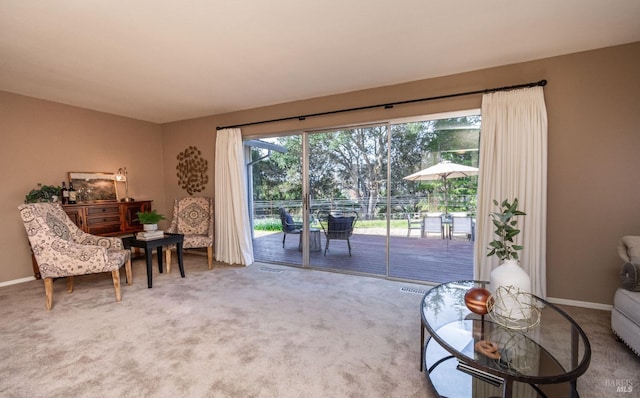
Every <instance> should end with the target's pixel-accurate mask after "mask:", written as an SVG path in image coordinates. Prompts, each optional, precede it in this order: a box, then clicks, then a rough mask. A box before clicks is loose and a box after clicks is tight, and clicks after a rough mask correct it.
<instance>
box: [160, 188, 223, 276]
mask: <svg viewBox="0 0 640 398" xmlns="http://www.w3.org/2000/svg"><path fill="white" fill-rule="evenodd" d="M167 232H170V233H174V234H183V235H184V243H183V244H182V247H183V248H185V249H195V248H199V247H206V248H207V260H208V265H209V269H212V268H213V199H212V198H205V197H193V196H189V197H186V198H182V199H175V200H174V202H173V218H172V219H171V226H170V227H169V230H168V231H167ZM173 247H175V246H171V247H168V248H167V252H166V263H167V272H171V249H172V248H173Z"/></svg>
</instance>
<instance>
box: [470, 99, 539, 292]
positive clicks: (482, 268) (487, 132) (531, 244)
mask: <svg viewBox="0 0 640 398" xmlns="http://www.w3.org/2000/svg"><path fill="white" fill-rule="evenodd" d="M515 198H518V203H519V206H518V208H519V210H521V211H524V212H525V213H527V215H526V216H520V217H518V227H519V229H520V230H521V232H520V234H519V235H518V236H517V237H516V244H521V245H523V246H524V249H523V250H522V251H521V252H519V257H520V265H521V266H522V268H523V269H524V270H525V271H527V272H528V273H529V275H530V276H531V284H532V293H533V294H535V295H537V296H539V297H542V298H546V296H547V282H546V278H547V277H546V267H547V264H546V254H547V253H546V250H547V249H546V238H547V236H546V235H547V232H546V230H547V111H546V107H545V103H544V92H543V89H542V87H534V88H527V89H522V90H515V91H508V92H496V93H490V94H485V95H484V96H483V97H482V132H481V138H480V171H479V176H478V209H477V219H476V250H475V261H474V277H475V278H476V279H479V280H489V277H490V274H491V270H492V269H493V268H495V267H497V266H498V265H499V263H498V262H499V259H497V258H496V257H495V256H491V257H487V253H488V250H487V246H488V245H489V242H490V241H491V240H493V239H494V232H493V231H494V227H493V223H492V222H491V219H490V216H489V214H490V213H492V212H495V211H497V209H496V207H495V206H494V204H493V200H494V199H495V200H497V201H498V202H500V203H501V202H502V201H503V200H504V199H508V200H509V202H511V201H513V199H515Z"/></svg>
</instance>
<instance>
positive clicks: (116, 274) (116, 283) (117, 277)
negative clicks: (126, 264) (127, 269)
mask: <svg viewBox="0 0 640 398" xmlns="http://www.w3.org/2000/svg"><path fill="white" fill-rule="evenodd" d="M111 277H112V278H113V287H114V288H115V289H116V301H120V300H122V294H121V293H120V269H117V270H114V271H111Z"/></svg>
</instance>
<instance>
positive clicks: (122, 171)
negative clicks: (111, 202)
mask: <svg viewBox="0 0 640 398" xmlns="http://www.w3.org/2000/svg"><path fill="white" fill-rule="evenodd" d="M114 178H115V180H116V181H120V182H124V198H122V199H120V200H121V201H122V202H133V198H130V197H129V178H128V177H127V168H126V167H120V168H119V169H118V172H117V173H116V175H115V177H114Z"/></svg>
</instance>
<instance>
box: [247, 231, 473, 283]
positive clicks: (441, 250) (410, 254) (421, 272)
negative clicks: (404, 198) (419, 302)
mask: <svg viewBox="0 0 640 398" xmlns="http://www.w3.org/2000/svg"><path fill="white" fill-rule="evenodd" d="M350 241H351V257H349V251H348V248H347V243H346V241H334V240H332V241H331V245H330V246H329V251H327V255H326V256H324V255H323V252H324V246H325V243H326V241H325V237H324V236H322V237H321V242H322V250H321V251H315V252H311V259H310V263H311V264H310V266H311V267H312V268H318V269H332V270H340V271H345V272H354V273H363V274H373V275H378V276H388V277H390V278H398V279H408V280H415V281H421V282H434V283H442V282H448V281H452V280H464V279H472V278H473V242H469V241H467V240H462V239H454V240H449V241H447V240H443V239H439V238H436V237H430V238H417V237H409V238H407V237H404V236H391V237H390V241H389V248H390V250H389V251H390V254H389V273H388V275H387V265H386V264H387V263H386V237H385V236H382V235H365V234H354V235H353V236H352V237H351V240H350ZM298 244H299V236H298V235H291V234H289V235H287V239H286V244H285V247H284V248H282V233H281V232H278V233H272V234H267V235H263V236H256V238H254V240H253V251H254V257H255V259H256V261H262V262H267V263H277V264H291V265H296V266H301V265H302V252H300V251H299V250H298Z"/></svg>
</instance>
